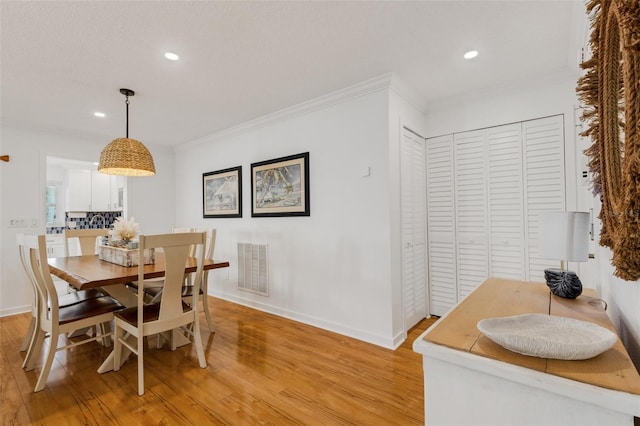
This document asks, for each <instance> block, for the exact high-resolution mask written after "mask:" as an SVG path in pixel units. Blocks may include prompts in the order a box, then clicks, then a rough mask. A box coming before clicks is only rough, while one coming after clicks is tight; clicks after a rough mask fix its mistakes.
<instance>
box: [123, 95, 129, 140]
mask: <svg viewBox="0 0 640 426" xmlns="http://www.w3.org/2000/svg"><path fill="white" fill-rule="evenodd" d="M124 103H125V104H127V132H126V136H127V139H129V95H126V100H125V101H124Z"/></svg>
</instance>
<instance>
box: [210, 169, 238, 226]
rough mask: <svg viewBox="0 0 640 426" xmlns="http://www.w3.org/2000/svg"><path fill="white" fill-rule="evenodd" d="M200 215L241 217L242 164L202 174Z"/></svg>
mask: <svg viewBox="0 0 640 426" xmlns="http://www.w3.org/2000/svg"><path fill="white" fill-rule="evenodd" d="M202 217H204V218H216V217H219V218H232V217H242V166H237V167H231V168H228V169H224V170H217V171H214V172H208V173H203V174H202Z"/></svg>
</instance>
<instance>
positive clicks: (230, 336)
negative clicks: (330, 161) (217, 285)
mask: <svg viewBox="0 0 640 426" xmlns="http://www.w3.org/2000/svg"><path fill="white" fill-rule="evenodd" d="M208 303H209V306H210V308H211V310H212V313H213V317H214V318H213V319H214V323H215V326H216V332H215V333H212V334H209V333H208V329H207V328H206V321H205V320H204V316H203V315H201V325H202V327H201V329H202V330H203V340H204V344H205V354H206V357H207V362H208V366H207V368H205V369H201V368H199V367H198V362H197V357H196V356H195V351H194V350H193V347H192V345H187V346H185V347H182V348H178V349H177V350H176V351H175V352H171V351H170V350H169V349H168V348H166V347H165V348H163V349H160V350H158V349H156V348H153V346H155V345H154V340H155V339H151V341H150V345H151V346H152V349H151V350H148V351H146V352H145V387H146V391H145V395H144V396H142V397H138V396H137V393H136V383H137V382H136V362H135V358H132V359H130V360H129V361H128V362H127V363H126V364H125V365H124V366H123V368H122V369H121V370H120V371H118V372H110V373H106V374H98V373H97V372H96V369H97V368H98V366H99V364H100V363H101V362H102V360H103V359H104V358H105V357H106V356H107V354H108V353H109V351H110V348H103V347H102V346H100V345H99V344H97V343H89V344H86V345H81V346H79V347H76V348H73V349H70V350H66V351H60V352H58V353H57V354H56V358H55V361H54V364H53V367H52V370H51V374H50V375H49V380H48V382H47V386H46V388H45V389H44V390H43V391H41V392H38V393H33V387H34V386H35V382H36V380H37V374H38V373H39V371H40V367H41V365H42V363H41V362H38V363H37V364H36V368H35V370H33V371H31V372H25V371H24V370H22V368H21V364H22V360H23V358H24V352H19V351H18V348H19V347H20V343H21V341H22V337H23V334H24V332H25V330H26V328H27V325H28V320H29V315H30V314H21V315H15V316H11V317H4V318H0V355H1V356H2V358H1V359H0V384H1V385H0V419H1V421H2V424H5V425H14V424H15V425H27V424H42V425H44V424H46V425H54V424H56V425H57V424H68V425H76V424H77V425H80V424H83V425H102V424H105V425H107V424H108V425H115V424H121V425H134V424H145V425H155V424H165V425H189V424H194V425H202V424H221V425H254V424H272V425H412V424H423V423H424V411H423V410H424V409H423V405H424V404H423V387H422V383H423V382H422V359H421V357H420V355H418V354H416V353H414V352H413V351H412V349H411V344H412V343H413V340H415V339H416V338H417V337H418V336H419V334H420V333H421V332H422V331H424V330H426V328H427V327H428V326H429V325H431V324H432V323H433V322H434V321H435V320H434V319H429V320H423V321H421V322H420V323H419V324H418V325H417V326H416V327H414V328H413V329H412V330H411V332H410V335H409V338H408V339H407V340H406V341H405V343H404V344H403V345H402V346H401V347H400V348H398V349H397V350H395V351H391V350H388V349H384V348H381V347H378V346H375V345H371V344H367V343H364V342H361V341H358V340H354V339H350V338H348V337H344V336H341V335H339V334H335V333H331V332H328V331H324V330H321V329H318V328H314V327H311V326H307V325H304V324H300V323H297V322H295V321H290V320H287V319H284V318H280V317H277V316H274V315H269V314H266V313H263V312H260V311H257V310H253V309H249V308H246V307H243V306H240V305H236V304H233V303H229V302H226V301H223V300H220V299H217V298H213V297H209V299H208Z"/></svg>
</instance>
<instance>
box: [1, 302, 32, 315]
mask: <svg viewBox="0 0 640 426" xmlns="http://www.w3.org/2000/svg"><path fill="white" fill-rule="evenodd" d="M25 312H31V305H24V306H14V307H13V308H8V309H0V317H9V316H11V315H18V314H22V313H25Z"/></svg>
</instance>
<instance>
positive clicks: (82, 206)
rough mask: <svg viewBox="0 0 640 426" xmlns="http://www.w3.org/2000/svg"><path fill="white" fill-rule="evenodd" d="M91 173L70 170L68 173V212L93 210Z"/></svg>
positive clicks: (88, 171)
mask: <svg viewBox="0 0 640 426" xmlns="http://www.w3.org/2000/svg"><path fill="white" fill-rule="evenodd" d="M90 206H91V171H90V170H76V169H69V171H68V172H67V208H66V209H65V210H66V211H87V210H91V208H90Z"/></svg>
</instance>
